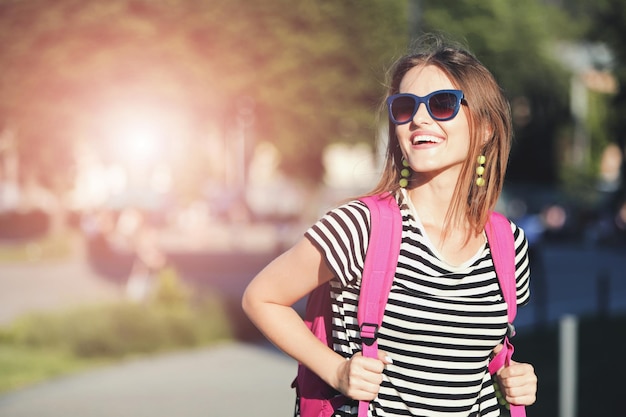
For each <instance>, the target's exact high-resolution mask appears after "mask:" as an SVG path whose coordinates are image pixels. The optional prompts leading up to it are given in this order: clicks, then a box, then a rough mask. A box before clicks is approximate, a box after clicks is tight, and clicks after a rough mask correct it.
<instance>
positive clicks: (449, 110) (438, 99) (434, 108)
mask: <svg viewBox="0 0 626 417" xmlns="http://www.w3.org/2000/svg"><path fill="white" fill-rule="evenodd" d="M457 103H458V101H457V98H456V96H455V95H454V94H452V93H439V94H435V95H434V96H432V97H431V98H430V100H429V101H428V107H430V113H431V115H432V116H433V117H434V118H437V119H447V118H450V117H452V115H453V114H454V112H455V110H456V106H457Z"/></svg>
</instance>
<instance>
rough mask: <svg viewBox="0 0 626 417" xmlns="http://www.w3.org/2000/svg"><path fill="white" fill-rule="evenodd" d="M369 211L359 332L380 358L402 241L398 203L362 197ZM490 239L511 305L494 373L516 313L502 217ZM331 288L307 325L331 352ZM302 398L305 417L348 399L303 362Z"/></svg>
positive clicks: (516, 411)
mask: <svg viewBox="0 0 626 417" xmlns="http://www.w3.org/2000/svg"><path fill="white" fill-rule="evenodd" d="M361 201H362V202H363V203H365V204H366V205H367V207H368V208H369V210H370V216H371V222H370V239H369V247H368V250H367V256H366V257H365V265H364V267H363V277H362V280H361V290H360V295H359V306H358V311H357V318H358V322H359V326H360V328H361V340H362V341H363V345H362V352H363V356H366V357H372V358H376V357H377V353H378V342H377V331H378V328H379V327H380V325H381V323H382V319H383V314H384V311H385V306H386V305H387V297H388V295H389V291H390V290H391V283H392V282H393V278H394V275H395V271H396V267H397V264H398V255H399V254H400V243H401V240H402V215H401V214H400V209H399V207H398V204H397V202H396V200H395V199H394V198H393V197H392V196H391V195H389V194H381V195H378V196H368V197H363V198H361ZM383 225H384V227H383ZM485 229H486V232H487V239H488V241H489V245H490V247H491V253H492V257H493V260H494V264H495V269H496V272H497V275H498V280H499V282H500V287H501V289H502V293H503V295H504V300H505V301H506V303H507V310H508V322H509V332H508V334H507V336H506V337H505V339H504V343H503V345H504V347H503V349H502V350H501V351H500V353H499V354H498V355H497V356H496V357H494V358H493V359H492V360H491V362H490V363H489V372H490V373H491V374H494V373H495V372H497V371H498V370H499V369H500V368H501V367H502V366H504V365H505V364H506V365H508V364H509V362H510V360H511V356H512V355H513V345H511V343H510V342H509V336H513V335H514V327H513V324H512V323H513V319H514V318H515V314H516V312H517V292H516V282H515V242H514V241H513V234H512V233H511V225H510V223H509V221H508V220H507V219H506V217H504V216H503V215H501V214H499V213H495V212H493V213H491V216H490V218H489V221H488V222H487V227H486V228H485ZM331 318H332V310H331V298H330V284H329V283H325V284H323V285H321V286H319V287H318V288H316V289H315V290H314V291H312V292H311V293H310V294H309V298H308V301H307V306H306V312H305V317H304V321H305V323H306V324H307V326H308V327H309V329H311V332H313V334H314V335H315V336H316V337H317V338H318V339H320V340H321V341H323V342H325V343H326V344H327V345H328V346H330V347H331V348H332V334H331ZM292 387H294V388H295V389H296V392H297V394H298V397H299V399H300V402H299V407H300V416H301V417H329V416H332V415H333V414H334V411H335V410H336V409H338V408H339V407H341V406H342V405H343V404H345V402H346V398H345V397H344V396H343V395H342V394H341V393H339V392H338V391H336V390H335V389H333V388H331V387H330V386H329V385H327V384H326V383H325V382H324V381H323V380H322V379H321V378H319V377H318V376H317V375H316V374H315V373H314V372H312V371H311V370H309V369H308V368H307V367H305V366H304V365H302V364H299V366H298V374H297V376H296V379H295V380H294V381H293V383H292ZM368 407H369V402H368V401H360V402H359V417H366V416H367V411H368ZM510 411H511V417H525V416H526V412H525V408H524V407H523V406H515V405H511V406H510Z"/></svg>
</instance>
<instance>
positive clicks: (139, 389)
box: [0, 343, 296, 417]
mask: <svg viewBox="0 0 626 417" xmlns="http://www.w3.org/2000/svg"><path fill="white" fill-rule="evenodd" d="M295 373H296V364H295V362H294V361H293V360H291V359H289V358H287V357H286V356H284V355H282V354H280V353H278V352H277V351H276V350H274V349H273V348H271V347H260V346H253V345H246V344H239V343H225V344H223V345H218V346H216V347H213V348H208V349H202V350H197V351H191V352H180V353H172V354H167V355H162V356H158V357H153V358H145V359H138V360H133V361H128V362H125V363H122V364H119V365H114V366H112V367H107V368H103V369H99V370H96V371H90V372H86V373H82V374H78V375H73V376H69V377H64V378H60V379H56V380H52V381H49V382H46V383H43V384H39V385H36V386H33V387H29V388H25V389H22V390H18V391H14V392H11V393H8V394H5V395H3V396H0V416H1V417H112V416H115V417H173V416H181V417H182V416H184V417H244V416H254V417H278V416H290V415H292V414H293V404H294V392H293V390H292V389H291V388H290V385H291V381H292V380H293V378H294V376H295Z"/></svg>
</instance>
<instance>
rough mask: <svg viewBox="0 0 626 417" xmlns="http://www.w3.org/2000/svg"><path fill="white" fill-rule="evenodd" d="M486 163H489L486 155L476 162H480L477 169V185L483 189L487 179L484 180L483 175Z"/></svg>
mask: <svg viewBox="0 0 626 417" xmlns="http://www.w3.org/2000/svg"><path fill="white" fill-rule="evenodd" d="M485 161H487V158H485V155H480V156H479V157H478V159H477V160H476V162H478V166H477V167H476V175H478V178H476V185H478V186H479V187H483V186H484V185H485V179H484V178H483V174H484V173H485Z"/></svg>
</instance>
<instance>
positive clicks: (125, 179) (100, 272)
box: [0, 0, 626, 416]
mask: <svg viewBox="0 0 626 417" xmlns="http://www.w3.org/2000/svg"><path fill="white" fill-rule="evenodd" d="M432 31H434V32H442V33H445V34H447V35H449V37H450V38H452V39H455V40H458V41H460V42H462V43H464V44H466V45H467V46H468V47H469V49H470V50H471V51H473V52H474V53H475V54H476V55H477V56H478V58H479V59H480V60H481V61H482V62H483V63H484V64H485V65H486V66H487V67H488V68H489V69H491V70H492V72H493V73H494V75H495V76H496V78H497V79H498V81H499V82H500V84H501V85H502V87H503V88H504V90H505V92H506V94H507V96H508V98H509V100H510V101H511V105H512V110H513V119H514V126H515V142H514V146H513V151H512V155H511V159H510V168H509V171H508V175H507V182H506V186H505V190H504V193H503V195H502V198H501V200H500V202H499V210H501V211H503V212H504V213H506V214H507V215H508V216H509V217H510V218H511V219H513V220H514V221H516V222H517V223H518V224H519V225H520V226H522V227H523V228H524V229H525V230H526V233H527V235H528V238H529V241H530V244H531V251H532V262H533V266H532V272H533V273H532V281H533V284H532V285H533V288H532V291H533V299H532V301H531V303H530V305H529V306H527V307H526V308H524V309H521V310H520V312H519V316H518V320H517V322H518V323H517V324H518V334H519V336H518V342H517V345H518V349H517V351H518V353H517V355H519V357H518V360H524V361H530V362H533V363H534V364H535V366H536V368H537V373H538V374H539V376H540V381H541V382H540V391H539V400H538V402H537V404H536V405H535V406H533V408H532V409H531V410H532V412H530V415H533V416H554V415H557V413H561V414H560V415H561V416H565V415H568V416H574V415H578V416H596V415H606V416H618V415H623V414H620V412H621V413H623V411H620V410H621V408H618V399H619V398H620V395H621V392H620V391H618V388H619V387H622V388H623V384H619V383H613V382H612V381H613V380H611V379H610V375H612V372H615V373H619V372H620V371H621V372H622V373H623V372H624V371H625V369H624V365H623V362H624V361H619V362H621V363H618V364H616V363H615V362H614V361H613V360H612V359H611V356H610V355H606V354H604V349H606V346H607V345H609V344H610V345H613V346H615V345H617V346H619V342H620V341H621V342H624V341H626V340H625V339H626V318H625V317H626V277H625V276H624V275H625V272H624V271H625V270H626V268H625V267H626V256H625V255H626V192H625V187H626V181H625V180H626V169H625V166H626V165H625V164H624V153H625V149H626V118H625V117H624V114H625V113H626V93H625V90H624V88H623V85H624V83H625V82H626V45H625V44H624V42H623V40H624V39H626V3H624V2H623V1H621V0H569V1H562V0H528V1H524V2H504V1H498V0H466V1H463V2H459V1H453V0H440V1H437V2H426V1H421V0H393V1H390V0H360V1H356V0H345V1H341V2H335V1H325V0H316V1H313V0H305V1H299V2H292V1H287V0H266V1H263V2H249V1H245V0H228V1H226V0H211V1H196V0H161V1H147V0H143V1H142V0H109V1H106V2H102V1H97V0H0V326H1V327H0V390H1V391H2V392H4V393H5V395H10V393H11V392H13V391H15V390H17V389H19V388H22V387H25V386H30V385H32V384H33V383H35V382H39V381H42V380H47V379H48V378H51V377H54V376H57V375H62V374H65V373H67V372H69V371H74V370H77V369H85V368H90V367H91V366H93V365H94V364H96V363H97V364H102V363H103V362H104V363H111V362H116V361H119V360H120V359H123V358H127V357H129V356H133V355H138V354H147V353H154V352H162V351H172V350H176V351H178V350H184V349H188V348H192V347H203V346H211V345H213V344H215V343H217V342H218V341H225V340H227V341H236V342H243V343H251V344H255V345H256V344H258V345H263V341H262V340H263V339H262V337H261V336H260V335H259V334H258V333H257V332H256V331H255V330H254V329H253V327H252V326H251V325H250V323H249V322H248V321H247V319H245V318H244V317H243V314H242V312H241V309H240V307H239V302H240V297H241V294H242V291H243V289H244V288H245V286H246V284H247V283H248V282H249V280H250V279H251V278H252V277H253V276H254V274H255V273H256V272H257V271H258V270H259V269H261V268H262V267H263V266H264V265H265V264H266V263H267V262H269V261H270V260H271V259H272V258H273V257H275V256H276V255H277V254H278V253H280V252H281V251H283V250H284V249H285V248H287V247H289V245H291V244H292V243H293V242H294V241H295V239H297V238H298V237H299V236H301V235H302V233H303V232H304V231H305V230H306V228H307V227H308V226H309V225H310V224H311V223H312V222H313V221H315V220H316V219H317V218H318V217H319V216H320V215H321V214H323V213H324V212H325V211H326V210H328V209H329V208H330V207H332V206H333V205H335V204H337V203H339V202H340V201H341V200H343V199H345V198H348V197H350V196H354V195H357V194H359V193H361V192H364V191H367V190H368V189H369V188H370V187H372V186H373V185H374V184H375V182H376V180H377V178H378V174H379V172H380V169H381V166H380V163H381V156H382V154H383V152H384V148H385V143H384V142H383V141H382V140H381V138H380V132H383V131H384V130H385V128H384V126H385V123H386V119H385V115H382V117H381V113H380V112H379V108H380V107H379V106H380V102H381V100H382V99H383V97H384V92H385V88H384V81H385V73H386V70H387V69H388V68H389V66H390V64H391V62H392V61H393V60H394V59H395V58H397V57H399V56H400V55H402V54H403V53H404V52H405V51H406V48H407V47H408V46H410V45H411V42H412V41H413V40H414V39H416V38H417V37H418V36H419V35H420V34H422V33H424V32H432ZM563 317H574V318H576V323H577V329H578V332H577V339H576V340H577V342H576V346H577V350H576V351H575V353H576V355H575V362H574V363H575V365H576V366H575V369H576V372H575V373H574V377H572V378H574V380H575V382H576V384H575V385H574V387H573V389H574V392H575V393H576V401H575V405H574V410H573V412H571V413H569V414H567V413H566V414H564V413H565V411H564V407H565V406H564V405H563V404H562V403H561V404H560V403H559V398H561V397H559V390H563V389H564V388H563V387H564V383H563V381H562V379H563V376H562V374H559V372H560V371H562V366H561V370H560V369H559V361H561V360H562V353H559V352H562V350H560V349H561V348H563V342H562V341H560V339H559V337H560V335H561V332H560V329H561V327H560V323H561V320H562V319H563ZM616 338H617V340H616ZM620 366H621V368H619V367H620ZM559 375H561V377H559ZM568 378H569V377H568ZM607 378H608V379H607ZM599 381H603V382H602V383H598V382H599ZM1 398H2V397H1V396H0V399H1ZM0 414H1V412H0Z"/></svg>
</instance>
